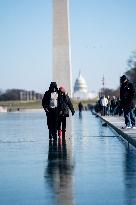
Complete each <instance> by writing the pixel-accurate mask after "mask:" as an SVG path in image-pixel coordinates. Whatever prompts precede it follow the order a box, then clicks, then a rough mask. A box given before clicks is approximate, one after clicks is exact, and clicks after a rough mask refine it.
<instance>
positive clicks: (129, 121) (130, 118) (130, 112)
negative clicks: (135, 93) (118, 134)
mask: <svg viewBox="0 0 136 205" xmlns="http://www.w3.org/2000/svg"><path fill="white" fill-rule="evenodd" d="M123 110H124V118H125V124H126V126H130V125H132V126H135V114H134V109H132V108H130V107H125V108H124V109H123Z"/></svg>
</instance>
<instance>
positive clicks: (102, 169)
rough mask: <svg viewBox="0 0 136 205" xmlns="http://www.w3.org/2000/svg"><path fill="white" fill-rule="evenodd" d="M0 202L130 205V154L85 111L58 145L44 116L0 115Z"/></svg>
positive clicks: (135, 168)
mask: <svg viewBox="0 0 136 205" xmlns="http://www.w3.org/2000/svg"><path fill="white" fill-rule="evenodd" d="M0 204H1V205H46V204H47V205H48V204H50V205H61V204H63V205H72V204H77V205H135V204H136V151H135V149H133V148H132V147H130V149H129V150H128V148H127V146H126V144H125V143H123V142H122V141H121V140H120V138H118V137H117V136H116V134H115V133H113V132H112V131H111V130H110V129H109V128H108V127H102V124H101V121H100V119H98V118H96V117H95V116H93V115H91V113H90V112H84V113H83V116H82V118H79V116H78V113H76V114H75V116H74V117H73V119H72V128H71V125H68V135H67V140H66V143H63V142H59V143H58V144H55V143H52V144H51V143H50V144H49V141H48V130H47V126H46V116H45V114H44V113H42V112H41V113H4V114H0Z"/></svg>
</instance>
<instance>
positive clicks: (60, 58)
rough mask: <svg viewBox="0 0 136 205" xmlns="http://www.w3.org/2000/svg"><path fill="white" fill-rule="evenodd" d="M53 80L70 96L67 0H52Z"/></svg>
mask: <svg viewBox="0 0 136 205" xmlns="http://www.w3.org/2000/svg"><path fill="white" fill-rule="evenodd" d="M53 81H56V82H57V85H58V87H60V86H64V88H65V89H66V91H67V92H68V94H69V96H71V57H70V35H69V0H53Z"/></svg>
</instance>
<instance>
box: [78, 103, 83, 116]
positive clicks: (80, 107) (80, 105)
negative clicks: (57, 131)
mask: <svg viewBox="0 0 136 205" xmlns="http://www.w3.org/2000/svg"><path fill="white" fill-rule="evenodd" d="M83 108H84V107H83V104H82V102H79V104H78V110H79V118H82V111H83Z"/></svg>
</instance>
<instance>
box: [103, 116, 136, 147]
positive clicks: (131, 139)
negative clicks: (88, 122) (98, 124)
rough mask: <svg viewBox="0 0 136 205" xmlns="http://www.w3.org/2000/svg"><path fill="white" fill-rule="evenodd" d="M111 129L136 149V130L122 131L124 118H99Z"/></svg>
mask: <svg viewBox="0 0 136 205" xmlns="http://www.w3.org/2000/svg"><path fill="white" fill-rule="evenodd" d="M99 117H100V118H101V119H103V120H104V122H106V123H107V124H108V125H109V126H110V127H112V128H113V129H114V130H115V131H116V132H117V133H118V134H119V135H121V136H122V137H123V138H124V139H126V140H127V141H128V143H130V144H132V145H133V146H135V147H136V129H122V127H123V126H124V125H125V124H124V118H123V117H119V116H99Z"/></svg>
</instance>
